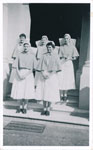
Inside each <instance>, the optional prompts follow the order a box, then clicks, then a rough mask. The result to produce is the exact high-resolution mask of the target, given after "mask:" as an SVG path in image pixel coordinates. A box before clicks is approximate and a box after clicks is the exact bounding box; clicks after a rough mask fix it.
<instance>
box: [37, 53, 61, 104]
mask: <svg viewBox="0 0 93 150" xmlns="http://www.w3.org/2000/svg"><path fill="white" fill-rule="evenodd" d="M60 70H61V65H60V60H59V57H58V55H55V53H45V54H44V55H43V56H42V58H41V60H40V62H39V64H38V66H37V68H36V71H39V72H40V76H39V78H38V81H37V88H36V97H35V98H36V99H37V100H45V101H49V102H57V101H60V95H59V83H58V77H57V72H58V71H60ZM43 71H44V72H45V71H46V73H49V74H50V77H49V78H48V79H44V77H43V75H42V72H43Z"/></svg>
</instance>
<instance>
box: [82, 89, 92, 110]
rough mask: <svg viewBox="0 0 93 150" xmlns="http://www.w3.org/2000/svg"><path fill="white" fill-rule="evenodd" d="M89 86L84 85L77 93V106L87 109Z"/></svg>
mask: <svg viewBox="0 0 93 150" xmlns="http://www.w3.org/2000/svg"><path fill="white" fill-rule="evenodd" d="M89 93H90V88H89V87H85V88H82V89H81V90H80V93H79V108H80V109H87V110H89V102H90V95H89Z"/></svg>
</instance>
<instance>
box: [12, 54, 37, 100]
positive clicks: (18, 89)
mask: <svg viewBox="0 0 93 150" xmlns="http://www.w3.org/2000/svg"><path fill="white" fill-rule="evenodd" d="M14 67H15V68H16V72H17V68H18V70H19V74H20V76H23V75H25V74H28V72H30V73H29V75H27V77H26V78H25V79H23V80H21V79H20V78H19V76H18V75H16V77H15V78H14V80H13V86H12V91H11V97H12V98H13V99H34V98H35V90H34V76H33V69H34V68H35V55H33V54H31V53H24V52H22V53H20V54H19V56H18V58H17V59H16V61H15V64H14Z"/></svg>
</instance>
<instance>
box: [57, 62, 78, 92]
mask: <svg viewBox="0 0 93 150" xmlns="http://www.w3.org/2000/svg"><path fill="white" fill-rule="evenodd" d="M58 79H59V85H60V90H70V89H75V77H74V67H73V63H72V61H71V60H68V61H67V62H65V63H64V64H62V71H61V72H59V73H58Z"/></svg>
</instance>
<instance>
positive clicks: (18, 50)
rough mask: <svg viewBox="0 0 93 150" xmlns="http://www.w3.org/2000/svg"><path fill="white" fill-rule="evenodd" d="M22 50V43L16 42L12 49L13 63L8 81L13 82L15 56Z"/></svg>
mask: <svg viewBox="0 0 93 150" xmlns="http://www.w3.org/2000/svg"><path fill="white" fill-rule="evenodd" d="M22 51H23V43H22V44H21V43H18V44H17V45H16V47H15V49H14V51H13V54H12V58H13V59H14V60H13V64H12V71H11V74H10V79H9V82H10V83H13V80H14V78H15V77H16V68H15V65H14V64H15V61H16V58H17V57H18V56H19V54H20V53H21V52H22Z"/></svg>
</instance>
